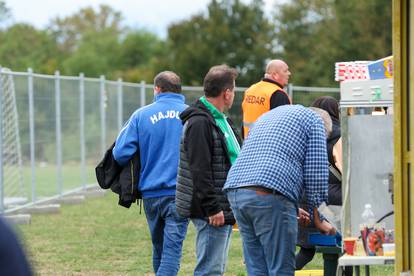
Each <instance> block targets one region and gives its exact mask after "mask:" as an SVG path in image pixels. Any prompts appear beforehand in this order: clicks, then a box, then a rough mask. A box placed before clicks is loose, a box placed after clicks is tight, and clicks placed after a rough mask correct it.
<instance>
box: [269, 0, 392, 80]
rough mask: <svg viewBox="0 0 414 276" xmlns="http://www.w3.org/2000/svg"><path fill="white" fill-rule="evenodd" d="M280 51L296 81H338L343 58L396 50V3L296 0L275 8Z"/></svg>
mask: <svg viewBox="0 0 414 276" xmlns="http://www.w3.org/2000/svg"><path fill="white" fill-rule="evenodd" d="M275 22H276V23H275V24H276V29H277V31H278V36H279V37H280V38H282V39H280V40H279V44H280V46H281V51H280V55H281V56H283V58H284V59H285V60H286V61H287V62H288V63H289V64H290V67H291V69H292V70H291V71H292V72H293V78H292V81H294V82H295V83H298V84H301V85H313V86H317V85H324V86H325V85H329V86H332V85H334V64H335V62H337V61H352V60H376V59H379V58H382V57H385V56H387V55H390V54H391V46H392V43H391V1H388V0H367V1H357V0H347V1H337V0H292V1H290V2H288V3H285V4H283V5H280V6H278V7H277V9H276V10H275Z"/></svg>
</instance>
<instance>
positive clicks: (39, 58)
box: [0, 24, 57, 73]
mask: <svg viewBox="0 0 414 276" xmlns="http://www.w3.org/2000/svg"><path fill="white" fill-rule="evenodd" d="M0 36H1V39H2V42H1V43H0V61H1V64H2V66H5V67H9V68H10V69H12V70H15V71H26V70H27V68H28V67H32V68H33V69H34V70H36V71H37V72H39V71H40V72H46V73H53V72H54V71H55V70H56V61H55V54H56V52H57V49H56V47H55V44H54V41H53V39H52V38H51V37H50V36H48V35H47V33H46V32H45V31H39V30H37V29H35V28H34V27H32V26H30V25H27V24H15V25H13V26H11V27H9V28H8V29H6V30H5V31H3V32H2V33H0Z"/></svg>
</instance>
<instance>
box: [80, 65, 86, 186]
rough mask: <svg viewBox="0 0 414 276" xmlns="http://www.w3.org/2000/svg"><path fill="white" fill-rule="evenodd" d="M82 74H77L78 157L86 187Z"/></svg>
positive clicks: (83, 83)
mask: <svg viewBox="0 0 414 276" xmlns="http://www.w3.org/2000/svg"><path fill="white" fill-rule="evenodd" d="M84 77H85V76H84V74H83V73H80V74H79V118H80V124H79V125H80V126H79V128H80V130H79V131H80V158H81V160H80V161H81V183H82V187H83V188H84V189H85V188H86V162H85V159H86V158H85V80H84Z"/></svg>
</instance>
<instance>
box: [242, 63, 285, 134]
mask: <svg viewBox="0 0 414 276" xmlns="http://www.w3.org/2000/svg"><path fill="white" fill-rule="evenodd" d="M289 77H290V71H289V66H288V65H287V64H286V62H284V61H283V60H280V59H274V60H271V61H270V62H269V63H268V64H267V66H266V72H265V74H264V78H263V79H262V80H261V81H259V82H258V83H255V84H253V85H252V86H250V87H249V88H248V89H247V90H246V92H245V94H244V99H243V103H242V109H243V137H244V138H246V137H247V134H248V132H249V129H250V128H251V127H252V126H253V124H254V122H255V121H256V120H257V118H259V117H260V116H261V115H262V114H263V113H266V112H268V111H269V110H271V109H273V108H276V107H278V106H281V105H286V104H291V103H292V102H291V99H290V98H289V96H288V94H287V93H286V92H285V91H284V90H283V87H285V86H286V85H287V84H288V82H289Z"/></svg>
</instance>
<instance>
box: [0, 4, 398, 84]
mask: <svg viewBox="0 0 414 276" xmlns="http://www.w3.org/2000/svg"><path fill="white" fill-rule="evenodd" d="M391 10H392V9H391V1H389V0H365V1H357V0H347V1H339V0H290V1H284V3H283V4H279V5H276V6H275V7H274V9H273V10H272V12H271V14H272V17H269V16H268V14H265V13H264V2H263V0H250V1H249V2H246V1H242V0H211V1H210V3H209V4H208V7H207V10H206V12H205V13H198V14H195V15H193V16H191V17H190V18H188V19H185V20H182V21H180V22H176V23H174V24H172V25H170V26H169V28H168V36H167V38H166V39H165V40H163V39H160V38H159V37H157V35H155V34H153V33H150V32H148V31H145V30H142V29H129V28H125V27H124V25H123V19H122V14H121V13H120V12H119V11H116V10H114V9H113V8H111V7H109V6H107V5H101V6H99V7H98V8H97V9H94V8H91V7H87V8H82V9H80V10H79V11H77V12H76V13H74V14H72V15H69V16H66V17H57V18H55V19H53V20H52V21H51V22H50V24H49V26H48V27H47V28H46V29H45V30H38V29H36V28H34V27H33V26H30V25H27V24H14V25H12V26H9V27H8V28H5V29H3V30H1V29H0V64H1V65H2V66H6V67H10V68H11V69H13V70H17V71H23V70H26V68H27V67H33V69H34V70H35V71H36V72H40V73H53V72H54V71H55V70H59V71H61V73H62V74H66V75H78V74H79V73H80V72H83V73H85V75H86V76H90V77H97V76H99V75H106V76H107V78H108V79H114V78H118V77H122V78H123V79H124V80H127V81H140V80H146V81H147V82H150V81H152V79H153V77H154V75H155V74H156V73H157V72H159V71H161V70H174V71H176V72H177V73H178V74H180V75H181V76H182V79H183V82H184V84H186V85H200V84H201V83H202V80H203V76H204V75H205V73H206V72H207V70H208V69H209V68H210V67H211V66H212V65H216V64H221V63H227V64H228V65H230V66H233V67H236V68H237V69H238V71H239V74H240V75H239V78H238V80H237V84H238V85H239V86H248V85H250V84H252V83H254V82H256V81H257V80H259V79H260V78H261V77H262V76H263V71H264V66H265V64H266V62H267V60H269V59H274V58H283V59H284V60H286V62H287V63H288V64H289V66H290V69H291V71H292V79H291V82H293V83H294V84H297V85H309V86H325V85H328V86H332V85H336V83H334V81H333V79H334V63H335V62H337V61H348V60H375V59H378V58H381V57H384V56H387V55H390V54H391ZM9 14H10V12H9V10H8V8H7V6H6V4H5V1H4V0H0V22H2V20H3V22H4V21H5V19H6V16H7V15H9Z"/></svg>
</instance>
